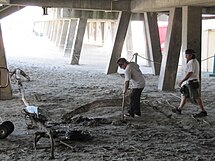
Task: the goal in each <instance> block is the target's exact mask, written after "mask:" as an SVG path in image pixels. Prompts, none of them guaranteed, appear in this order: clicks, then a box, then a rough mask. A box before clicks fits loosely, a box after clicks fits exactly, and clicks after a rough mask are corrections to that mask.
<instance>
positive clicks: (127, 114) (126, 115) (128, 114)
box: [124, 113, 134, 117]
mask: <svg viewBox="0 0 215 161" xmlns="http://www.w3.org/2000/svg"><path fill="white" fill-rule="evenodd" d="M124 116H125V117H134V114H133V115H132V114H130V113H126V114H124Z"/></svg>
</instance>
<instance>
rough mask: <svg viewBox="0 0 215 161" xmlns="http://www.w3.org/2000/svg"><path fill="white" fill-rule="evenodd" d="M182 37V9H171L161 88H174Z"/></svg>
mask: <svg viewBox="0 0 215 161" xmlns="http://www.w3.org/2000/svg"><path fill="white" fill-rule="evenodd" d="M181 37H182V9H181V8H174V9H171V10H170V16H169V24H168V28H167V38H166V43H165V49H164V53H163V57H162V63H161V72H160V77H159V84H158V89H159V90H174V88H175V81H176V76H177V69H178V62H179V56H180V49H181Z"/></svg>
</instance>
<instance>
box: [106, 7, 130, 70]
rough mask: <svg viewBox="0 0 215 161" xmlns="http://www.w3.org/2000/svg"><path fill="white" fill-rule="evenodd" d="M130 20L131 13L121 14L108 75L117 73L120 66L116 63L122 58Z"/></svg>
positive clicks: (123, 12)
mask: <svg viewBox="0 0 215 161" xmlns="http://www.w3.org/2000/svg"><path fill="white" fill-rule="evenodd" d="M130 18H131V12H125V11H122V12H120V15H119V23H118V29H117V33H116V37H115V40H114V46H113V50H112V54H111V58H110V62H109V65H108V68H107V72H106V73H107V74H112V73H116V72H117V69H118V66H117V63H116V62H117V60H118V59H119V58H120V56H121V52H122V48H123V44H124V41H125V37H126V34H127V29H128V25H129V22H130Z"/></svg>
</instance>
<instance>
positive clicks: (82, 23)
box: [70, 18, 87, 65]
mask: <svg viewBox="0 0 215 161" xmlns="http://www.w3.org/2000/svg"><path fill="white" fill-rule="evenodd" d="M86 26H87V19H86V18H80V19H79V22H78V30H77V34H76V38H75V43H74V48H73V50H72V58H71V62H70V64H72V65H77V64H78V63H79V59H80V55H81V49H82V44H83V41H84V33H85V30H86Z"/></svg>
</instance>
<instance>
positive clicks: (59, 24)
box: [55, 19, 63, 46]
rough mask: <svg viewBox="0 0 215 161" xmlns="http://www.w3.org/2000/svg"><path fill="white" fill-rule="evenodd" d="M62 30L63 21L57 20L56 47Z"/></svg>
mask: <svg viewBox="0 0 215 161" xmlns="http://www.w3.org/2000/svg"><path fill="white" fill-rule="evenodd" d="M62 28H63V20H62V19H61V20H58V27H57V33H56V40H55V44H56V46H58V44H59V42H60V37H61V32H62Z"/></svg>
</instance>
